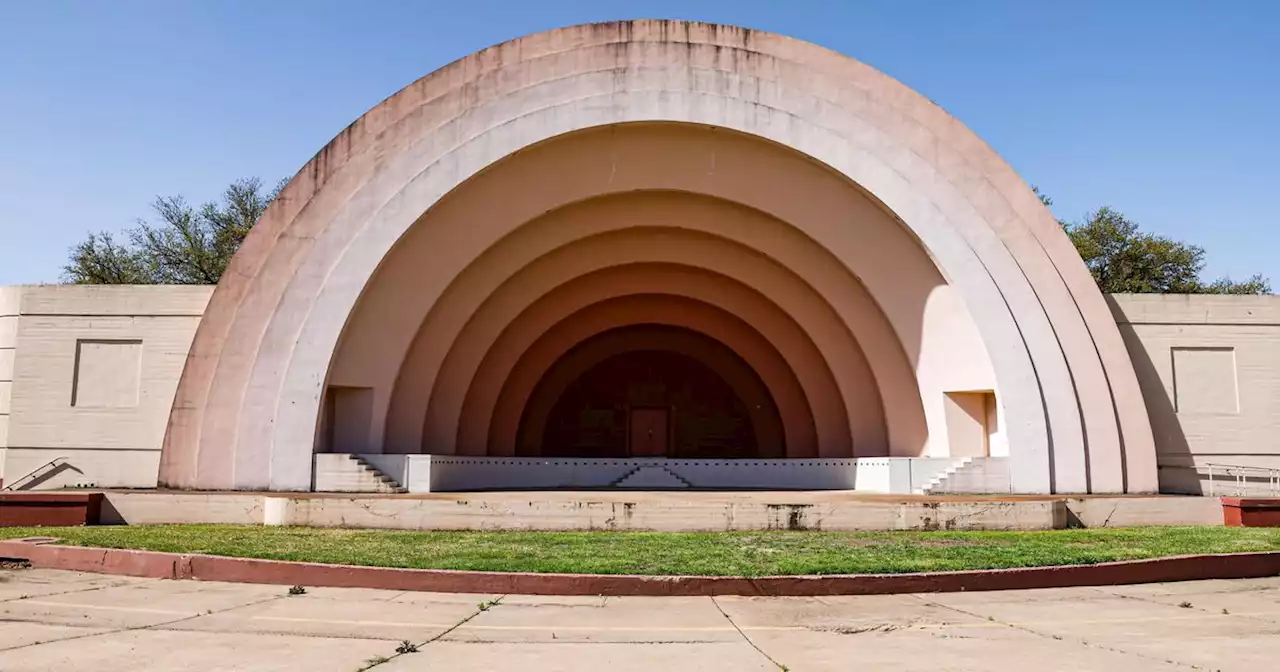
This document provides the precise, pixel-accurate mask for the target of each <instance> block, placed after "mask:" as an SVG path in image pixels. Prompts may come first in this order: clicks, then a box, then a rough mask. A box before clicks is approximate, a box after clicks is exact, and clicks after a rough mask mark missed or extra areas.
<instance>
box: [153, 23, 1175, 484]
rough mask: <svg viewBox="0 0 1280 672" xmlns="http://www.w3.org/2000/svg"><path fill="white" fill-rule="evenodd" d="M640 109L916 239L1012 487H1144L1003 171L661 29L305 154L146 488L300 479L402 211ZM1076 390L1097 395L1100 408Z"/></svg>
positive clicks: (249, 248)
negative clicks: (783, 162) (971, 358)
mask: <svg viewBox="0 0 1280 672" xmlns="http://www.w3.org/2000/svg"><path fill="white" fill-rule="evenodd" d="M654 120H664V121H679V122H689V123H697V124H707V125H714V126H719V127H723V128H729V129H734V130H738V131H742V132H745V133H749V134H753V135H756V136H759V137H762V138H767V139H769V140H772V141H775V142H777V143H780V144H782V145H785V146H787V147H790V148H792V149H794V150H795V151H797V152H799V153H802V154H806V155H808V156H810V157H813V158H814V159H817V160H818V161H821V162H823V163H824V164H825V165H827V166H829V167H830V168H832V169H833V170H835V171H837V172H838V173H840V174H841V175H843V176H844V177H845V178H847V179H848V180H850V181H851V182H852V183H854V184H857V185H859V187H860V188H862V189H863V190H865V191H866V192H868V193H870V194H872V195H873V196H874V198H875V199H876V200H877V201H878V202H879V203H881V204H883V205H884V206H885V207H886V208H887V209H888V210H889V211H891V212H892V213H894V215H895V216H896V217H897V218H898V219H900V220H901V222H902V223H903V224H904V225H905V226H907V227H908V228H909V229H910V230H911V231H912V232H913V233H914V234H915V235H916V236H917V237H918V238H919V240H920V241H921V242H922V244H923V245H924V246H925V247H926V248H927V249H928V251H929V253H930V255H931V256H932V258H933V259H934V260H935V261H936V262H937V263H938V266H939V268H940V269H941V271H942V273H943V275H944V276H945V277H946V278H947V280H948V281H949V282H950V284H951V285H953V286H954V287H955V288H956V289H957V290H958V291H959V292H960V294H961V295H962V296H963V297H964V300H965V303H966V305H967V306H968V309H969V310H970V311H971V312H972V313H973V315H974V318H975V321H976V323H977V327H978V329H979V330H980V331H981V334H982V339H983V341H984V343H985V344H986V346H987V349H988V351H989V353H990V355H991V359H992V366H993V369H994V372H995V375H996V378H997V379H998V382H999V387H1000V391H1001V397H1002V402H1003V404H1004V406H1005V409H1004V410H1005V416H1006V417H1007V418H1008V419H1009V421H1010V422H1009V426H1008V432H1009V440H1010V445H1011V446H1013V447H1014V451H1013V453H1012V455H1011V460H1012V464H1013V474H1012V475H1013V480H1014V486H1015V488H1016V489H1018V490H1021V491H1048V490H1050V489H1057V490H1059V491H1079V490H1083V489H1085V488H1087V487H1089V485H1090V478H1091V477H1092V480H1093V484H1094V489H1095V490H1100V489H1109V488H1111V487H1112V485H1113V484H1114V483H1115V482H1116V481H1117V480H1121V475H1118V474H1116V473H1115V472H1116V471H1117V470H1115V469H1111V470H1110V471H1104V470H1106V469H1108V468H1110V467H1113V466H1114V465H1119V464H1123V465H1124V466H1125V473H1124V474H1123V478H1124V479H1127V480H1123V481H1122V483H1121V486H1120V487H1122V488H1127V489H1128V490H1130V491H1150V490H1153V489H1154V488H1155V470H1154V446H1153V443H1152V441H1151V436H1150V426H1149V423H1148V422H1147V418H1146V414H1145V409H1144V408H1143V407H1142V401H1141V397H1140V392H1139V391H1138V388H1137V382H1136V377H1135V376H1134V373H1133V371H1132V364H1131V363H1130V362H1129V360H1128V355H1127V353H1126V352H1125V351H1124V349H1123V344H1122V343H1121V341H1120V338H1119V334H1118V331H1117V330H1116V327H1115V325H1114V323H1113V322H1112V321H1111V318H1110V315H1109V313H1108V312H1107V310H1106V307H1105V305H1104V304H1103V301H1102V297H1101V295H1100V294H1099V293H1098V292H1097V290H1096V288H1095V287H1093V286H1092V285H1091V284H1090V282H1089V279H1088V275H1087V273H1086V272H1085V269H1084V268H1083V265H1082V264H1080V262H1079V260H1078V258H1076V257H1075V256H1074V254H1069V244H1067V243H1066V241H1065V238H1064V237H1063V235H1062V233H1061V231H1057V230H1056V226H1055V225H1054V224H1053V221H1052V218H1051V216H1049V215H1048V213H1047V212H1046V211H1045V210H1044V209H1043V208H1042V207H1037V206H1034V205H1033V204H1032V203H1031V201H1030V200H1029V199H1031V198H1034V197H1033V196H1032V195H1031V194H1030V192H1029V190H1028V189H1027V188H1026V186H1025V184H1022V183H1021V181H1020V180H1018V178H1017V177H1016V175H1014V174H1013V173H1012V170H1011V169H1009V167H1008V166H1007V165H1006V164H1004V163H1003V162H1002V161H1000V160H999V159H998V157H996V156H995V155H994V153H993V152H991V151H990V149H989V148H987V147H986V146H985V145H983V144H982V143H981V142H980V141H979V140H977V138H976V137H974V136H973V135H972V134H971V133H969V132H968V131H967V130H966V129H964V128H963V127H961V126H960V125H959V124H958V123H957V122H955V120H954V119H952V118H951V117H949V116H948V115H946V114H945V113H944V112H942V111H941V110H940V109H938V108H937V107H936V106H933V105H932V104H930V103H929V102H928V101H926V100H925V99H923V98H922V97H920V96H918V95H917V94H914V93H913V92H911V91H910V90H908V89H906V88H905V87H902V86H901V85H899V84H897V83H896V82H893V81H891V80H889V79H888V78H886V77H884V76H883V75H880V74H879V73H877V72H875V71H874V70H871V69H870V68H867V67H866V66H864V65H862V64H859V63H857V62H856V61H853V60H851V59H847V58H844V57H841V56H839V55H837V54H833V53H831V52H828V51H825V50H822V49H820V48H817V47H814V46H812V45H807V44H803V43H799V42H796V41H793V40H788V39H786V38H781V37H778V36H774V35H769V34H766V33H759V32H755V31H743V30H740V29H728V28H724V27H719V26H710V25H706V24H695V23H684V22H661V21H657V22H622V23H616V24H607V25H598V26H584V27H576V28H570V29H564V30H560V31H551V32H548V33H542V34H538V35H534V36H530V37H528V38H522V39H520V40H516V41H513V42H510V43H507V44H504V45H500V46H498V47H495V48H493V49H490V50H486V51H484V52H480V53H479V54H477V55H475V56H473V57H471V58H468V59H464V60H463V61H460V62H459V63H456V64H454V65H452V66H449V67H448V68H445V69H443V70H441V71H439V72H437V73H435V74H433V75H431V76H428V77H426V78H424V79H423V80H421V81H420V82H418V83H416V84H414V85H412V86H411V87H409V88H407V89H406V90H405V91H403V92H401V93H400V94H397V95H396V96H394V97H392V98H391V99H389V100H388V101H386V102H385V103H384V104H383V105H381V106H379V107H378V108H376V109H375V110H374V111H372V112H371V113H369V114H368V115H366V116H365V117H363V118H362V119H361V121H360V122H358V123H357V124H354V125H353V126H352V127H351V128H350V129H348V131H346V132H344V133H343V135H341V136H340V137H339V138H338V139H336V140H335V141H334V142H333V143H331V144H330V146H329V147H327V148H326V149H325V150H324V151H323V152H321V154H320V155H318V156H317V157H316V159H314V160H313V161H312V163H310V164H309V165H308V167H307V168H305V169H304V170H303V172H302V173H300V174H299V176H298V178H296V179H295V180H294V181H293V182H292V183H291V184H290V185H289V186H288V187H287V188H286V189H285V192H284V193H283V194H282V198H281V199H280V200H279V201H278V202H277V203H276V204H275V205H274V206H273V207H272V209H271V210H270V211H269V212H268V213H267V216H266V217H264V219H263V221H262V222H261V223H260V224H259V225H258V227H256V228H255V231H254V233H253V234H252V235H251V236H250V239H249V240H248V241H246V245H245V247H244V248H243V249H242V251H241V254H239V255H238V256H237V259H236V260H235V261H234V262H233V264H232V268H231V269H230V270H229V272H228V273H227V276H226V277H225V278H224V282H223V283H222V286H220V288H219V290H218V291H217V292H216V293H215V296H214V298H213V300H212V301H211V304H210V308H209V311H208V312H207V313H206V318H205V320H204V321H203V323H202V326H201V328H200V330H199V332H198V334H197V337H196V342H195V344H194V346H193V349H192V354H191V357H190V361H189V362H188V366H187V368H186V371H185V372H184V377H183V380H182V382H181V383H180V385H179V392H178V395H177V396H176V398H175V407H174V412H173V414H172V417H171V424H170V430H169V432H168V435H167V437H166V451H165V456H164V458H163V460H162V474H161V480H162V482H164V483H166V484H169V485H176V486H186V487H196V486H198V487H267V486H270V487H276V488H282V489H303V488H305V487H307V483H308V482H309V477H310V449H311V445H312V443H313V441H314V435H315V427H316V419H317V417H318V412H319V404H320V397H321V394H322V392H323V388H324V384H325V380H326V378H327V373H328V366H329V363H330V362H331V361H332V359H333V354H334V352H335V350H336V347H337V344H338V341H339V339H340V338H341V336H342V332H343V329H344V326H345V325H346V324H347V319H348V316H350V315H351V313H352V309H353V308H354V306H355V305H356V303H357V300H358V299H359V297H360V296H361V293H362V291H363V289H364V288H365V286H366V284H367V282H368V280H369V279H370V278H371V277H372V276H373V275H374V272H375V270H376V269H377V267H378V264H379V263H380V262H381V260H382V259H383V258H384V257H385V256H386V254H387V252H388V250H390V249H391V247H392V245H393V244H394V243H395V242H396V241H397V240H398V239H399V238H400V237H401V236H402V235H403V233H404V232H405V231H406V230H408V229H409V228H410V227H411V226H412V224H413V223H414V222H415V221H416V220H417V219H418V217H419V216H420V215H421V213H423V212H426V211H428V210H430V209H431V207H432V206H433V205H434V204H435V203H436V202H437V201H439V200H440V198H441V197H442V196H443V195H444V194H446V193H448V192H449V191H451V190H452V189H453V188H454V187H456V186H457V185H458V184H460V183H462V182H464V181H465V180H466V179H468V178H469V177H471V176H472V175H475V174H477V173H478V172H479V171H481V170H482V169H483V168H485V167H487V166H489V165H491V164H493V163H494V162H495V161H498V160H499V159H501V158H502V157H504V156H508V155H511V154H512V153H514V152H516V151H518V150H521V149H523V148H525V147H529V146H531V145H534V144H536V143H538V142H541V141H543V140H546V139H548V138H552V137H555V136H558V135H561V134H564V133H566V132H570V131H575V130H580V129H583V128H588V127H593V126H601V125H607V124H615V123H621V122H629V121H654ZM375 167H376V169H375ZM477 228H478V229H480V230H479V231H476V233H477V235H476V236H475V240H474V241H473V243H469V244H473V245H474V247H475V249H472V250H471V251H470V252H468V251H467V249H466V248H465V247H464V248H460V249H459V250H457V251H458V252H459V262H458V263H461V264H463V267H465V263H467V262H466V261H465V260H466V259H470V258H473V257H474V256H475V255H476V254H478V253H479V252H480V251H481V250H483V249H484V248H485V247H487V246H488V245H490V244H492V241H493V240H495V238H494V237H492V236H491V235H489V234H487V233H485V232H484V231H483V226H479V227H477ZM441 261H442V264H441V266H442V267H443V268H441V270H440V273H441V277H440V279H439V281H438V282H439V283H440V284H439V285H438V286H435V285H432V286H428V287H425V288H423V289H422V291H423V292H425V293H427V294H429V295H438V293H439V292H440V291H443V287H444V286H447V283H448V282H449V278H451V277H453V276H455V275H456V274H457V273H458V272H459V271H460V269H459V267H457V266H454V265H452V264H453V260H452V259H442V260H441ZM1049 269H1052V272H1050V271H1049ZM1096 399H1106V400H1110V399H1114V400H1115V401H1114V402H1113V403H1112V404H1111V406H1110V407H1108V408H1100V406H1101V404H1098V403H1097V402H1096V401H1095V400H1096ZM1117 409H1120V410H1121V411H1122V412H1120V413H1119V414H1117ZM1082 416H1083V417H1082ZM1116 427H1118V428H1119V429H1118V430H1117V429H1115V428H1116ZM1086 434H1087V438H1088V450H1089V460H1088V462H1087V463H1086V460H1085V449H1086V443H1085V437H1086ZM1121 439H1122V440H1123V441H1121ZM1121 451H1123V453H1122V454H1121ZM1095 452H1096V453H1097V455H1095ZM1051 464H1052V465H1053V466H1054V467H1055V468H1056V470H1055V471H1053V473H1052V474H1051V468H1050V465H1051ZM1094 465H1097V468H1096V469H1093V471H1094V472H1096V473H1091V470H1090V467H1093V466H1094Z"/></svg>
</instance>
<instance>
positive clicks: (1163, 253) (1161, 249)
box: [1033, 187, 1271, 294]
mask: <svg viewBox="0 0 1280 672" xmlns="http://www.w3.org/2000/svg"><path fill="white" fill-rule="evenodd" d="M1033 189H1034V190H1035V192H1036V195H1038V196H1039V197H1040V200H1041V201H1042V202H1043V203H1044V204H1045V205H1046V206H1050V205H1053V199H1051V198H1049V197H1048V196H1046V195H1045V194H1044V193H1042V192H1041V191H1040V190H1039V189H1038V188H1034V187H1033ZM1061 224H1062V228H1063V230H1064V231H1066V233H1067V237H1068V238H1070V239H1071V242H1072V243H1073V244H1074V245H1075V247H1076V251H1077V252H1079V253H1080V257H1081V258H1082V259H1084V264H1085V266H1087V267H1088V268H1089V273H1090V274H1092V275H1093V279H1094V281H1095V282H1097V283H1098V287H1099V288H1100V289H1102V291H1103V292H1106V293H1108V294H1119V293H1135V294H1270V293H1271V284H1270V282H1268V281H1267V279H1266V278H1264V277H1262V276H1261V275H1254V276H1252V277H1250V278H1248V279H1246V280H1243V281H1235V280H1232V279H1231V278H1227V277H1223V278H1218V279H1217V280H1213V281H1211V282H1205V281H1204V280H1202V279H1201V277H1200V274H1201V272H1202V271H1203V270H1204V266H1205V250H1204V248H1203V247H1200V246H1199V245H1191V244H1189V243H1184V242H1182V241H1178V240H1174V239H1172V238H1167V237H1165V236H1158V235H1155V234H1152V233H1146V232H1144V231H1142V230H1141V229H1140V228H1139V227H1138V224H1137V222H1134V221H1133V220H1131V219H1129V218H1127V217H1125V216H1124V215H1123V214H1121V213H1120V212H1118V211H1116V210H1114V209H1112V208H1110V207H1106V206H1104V207H1101V208H1098V209H1097V210H1094V211H1093V212H1091V213H1089V214H1088V215H1086V216H1085V218H1084V219H1083V220H1081V221H1079V222H1066V221H1062V222H1061Z"/></svg>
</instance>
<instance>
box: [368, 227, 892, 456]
mask: <svg viewBox="0 0 1280 672" xmlns="http://www.w3.org/2000/svg"><path fill="white" fill-rule="evenodd" d="M604 246H605V243H604V242H601V243H600V248H603V247H604ZM615 249H616V248H615ZM689 256H690V257H692V256H694V255H692V254H690V255H689ZM575 258H576V259H579V260H580V261H578V263H579V264H584V265H582V266H580V267H578V268H573V267H568V268H563V269H562V270H563V273H564V274H563V275H561V276H543V277H545V278H546V279H547V280H558V281H559V282H556V284H554V285H552V286H551V287H549V288H547V289H546V290H543V289H542V288H539V291H536V292H531V294H533V300H532V302H531V303H528V304H525V303H524V302H523V301H520V302H514V303H515V305H516V306H519V310H518V312H517V313H516V314H514V315H505V314H504V315H502V316H501V317H499V318H498V319H495V320H493V321H492V322H489V321H488V320H484V321H482V322H476V323H474V324H476V325H477V327H480V326H483V329H476V330H475V332H474V333H471V332H468V333H464V335H463V336H462V337H460V338H459V341H458V342H459V343H461V344H466V346H467V350H466V351H461V350H458V351H455V352H451V353H450V354H451V356H450V362H448V363H446V366H445V367H444V368H445V371H444V372H442V375H441V378H440V380H438V381H437V385H436V387H435V389H434V390H431V391H430V392H431V394H432V395H433V396H434V394H435V390H448V389H451V388H453V387H454V386H459V385H460V387H461V389H462V390H463V392H461V393H454V394H447V395H446V394H445V393H442V394H441V396H442V397H444V398H449V399H456V400H457V402H456V403H454V404H450V405H449V406H448V407H446V406H445V405H443V404H436V405H433V404H432V403H427V400H425V399H423V398H422V397H421V396H420V392H419V391H417V390H414V389H412V388H410V387H408V386H404V387H398V388H397V394H396V397H395V398H394V400H393V417H394V414H396V413H405V414H407V415H408V417H410V418H418V419H419V422H421V423H422V425H421V426H422V434H421V435H420V436H421V439H420V441H421V445H422V446H423V449H424V450H427V451H429V452H442V453H450V452H453V450H454V449H455V446H456V444H455V443H454V439H455V437H458V436H459V435H460V432H463V431H465V435H464V438H465V439H466V440H467V441H468V443H469V444H475V443H476V442H477V441H481V440H483V437H484V433H485V432H487V431H488V428H489V427H490V426H491V425H492V424H493V423H494V422H495V418H497V419H499V420H500V419H501V417H505V418H508V419H509V418H511V415H509V414H508V412H505V411H504V413H503V416H501V417H499V416H497V414H496V413H495V408H497V406H498V400H499V396H500V395H501V393H502V391H503V387H504V385H505V384H506V383H508V382H514V381H512V379H513V377H514V376H515V375H516V374H515V373H514V372H515V370H516V367H517V365H518V364H519V363H520V362H521V360H522V359H524V360H525V361H536V359H534V358H533V357H526V354H527V353H530V352H531V351H532V349H533V346H534V343H535V341H537V340H539V339H540V338H542V337H543V336H544V335H547V334H549V333H554V332H553V329H554V328H555V327H556V325H560V324H562V323H565V324H570V325H573V328H574V329H584V330H588V332H589V333H590V331H591V330H594V331H596V332H598V331H601V330H604V329H607V328H611V327H616V326H625V325H627V324H632V323H635V322H636V321H641V320H643V321H647V322H657V323H663V324H671V325H674V326H688V327H694V326H695V325H696V326H697V327H698V328H700V329H702V330H704V331H705V332H706V333H708V334H709V335H714V336H715V337H716V338H718V339H720V340H722V342H726V343H733V345H734V346H737V347H740V348H742V349H741V350H740V351H739V352H741V353H742V354H744V355H745V354H748V353H750V352H752V351H753V350H751V349H749V347H750V341H749V340H748V339H749V334H738V333H734V332H735V331H740V327H734V326H733V325H724V326H728V327H730V328H731V329H733V330H732V331H731V330H730V329H725V328H723V327H722V326H721V325H719V324H716V323H715V322H713V313H710V311H702V312H701V313H696V314H689V313H683V314H674V313H673V309H681V308H688V309H692V308H700V307H702V306H711V307H713V308H714V309H715V310H718V311H722V312H725V313H728V314H730V315H733V316H736V317H737V318H738V320H739V322H740V323H741V324H744V325H745V326H747V327H748V328H749V330H751V331H754V332H756V333H758V334H760V335H761V336H762V337H763V338H764V339H765V341H766V342H767V343H768V344H769V345H770V346H771V347H772V349H774V350H776V351H777V352H778V353H779V354H780V355H781V356H782V358H783V360H784V361H785V364H786V367H787V368H788V369H789V370H790V371H792V372H793V373H794V375H795V377H796V379H797V380H798V381H799V383H800V386H801V388H802V390H803V392H804V397H805V399H806V400H807V403H808V405H809V410H810V413H811V415H812V417H813V420H814V422H815V424H816V432H817V447H816V452H815V455H819V456H827V455H831V456H848V455H851V454H853V452H854V450H855V444H861V445H864V446H866V447H867V449H868V451H869V452H872V454H883V450H884V444H885V433H886V429H885V421H884V414H883V412H882V410H881V408H882V406H881V404H880V401H879V399H878V391H877V388H876V384H875V381H874V379H873V378H872V376H871V375H870V372H869V371H868V369H867V368H866V367H865V365H863V366H862V367H858V366H857V365H856V362H857V361H858V353H857V352H856V351H848V350H847V351H846V356H847V357H848V358H849V359H851V360H852V362H851V366H850V367H849V368H848V369H847V370H846V371H843V372H836V371H835V370H834V367H832V366H831V364H830V362H831V361H832V359H833V358H831V357H828V356H827V354H826V353H824V352H823V350H822V348H821V347H819V346H818V344H817V343H816V342H815V341H814V336H813V331H812V329H814V328H815V327H816V328H817V329H819V330H824V331H827V332H828V333H830V332H832V331H834V330H836V329H839V325H838V324H835V323H832V322H831V321H830V315H829V314H824V313H823V312H822V311H818V310H815V311H813V312H807V311H806V312H798V313H793V312H788V311H787V310H784V309H783V308H781V307H780V306H779V304H778V303H777V302H776V301H773V300H770V297H769V296H768V295H766V294H764V293H762V292H761V291H760V290H759V289H758V288H756V287H753V286H751V285H748V284H745V283H743V282H741V281H740V280H738V279H735V278H734V277H731V276H729V275H724V274H722V273H719V272H717V271H716V270H715V269H707V268H703V267H700V266H698V265H689V264H680V263H676V262H673V261H670V260H668V261H636V262H632V263H626V264H619V263H608V262H606V263H604V264H602V265H601V266H600V267H599V268H594V269H593V268H591V267H590V266H586V265H585V262H589V261H590V259H589V258H588V257H575ZM639 258H640V259H641V260H643V259H644V258H645V257H644V256H641V257H639ZM546 261H547V266H548V267H551V268H555V266H554V264H555V260H554V259H548V260H546ZM609 261H613V260H609ZM739 272H741V271H739ZM540 275H541V273H540ZM508 286H510V287H513V288H517V287H521V286H522V283H521V282H519V281H516V282H512V283H509V285H508ZM639 295H648V296H661V297H663V299H662V300H661V301H655V300H653V299H650V300H647V301H646V300H642V299H641V298H640V296H639ZM632 296H635V297H636V299H635V300H634V301H628V302H617V303H607V302H608V301H609V300H610V299H618V298H625V297H632ZM672 297H680V298H682V299H684V302H680V301H673V300H672ZM690 301H692V302H690ZM602 302H606V303H602ZM506 303H507V302H505V301H502V302H495V303H494V304H492V305H495V306H498V307H501V306H502V305H503V304H506ZM596 304H601V306H602V307H603V310H601V311H599V312H596V313H594V314H584V315H582V316H581V317H582V318H584V319H582V320H581V321H579V320H569V321H568V322H566V320H568V319H569V318H570V317H571V316H573V315H574V314H575V313H579V311H582V310H583V309H586V308H588V307H590V306H593V305H596ZM792 310H795V308H792ZM800 320H804V321H803V322H802V321H800ZM485 323H488V324H485ZM716 328H720V329H721V330H720V331H714V329H716ZM589 333H588V335H589ZM574 335H575V334H574V332H573V331H568V334H567V335H566V336H565V339H564V340H563V341H561V340H559V339H558V338H555V336H554V335H553V336H552V337H549V338H548V339H547V340H546V341H544V342H545V343H550V344H553V345H554V344H560V345H572V343H569V342H568V341H569V340H570V339H571V338H572V337H573V336H574ZM835 347H838V348H842V349H852V348H856V347H857V345H856V343H854V342H852V341H851V340H848V341H843V342H839V343H838V344H837V345H836V346H835ZM755 352H760V350H759V349H758V348H756V349H755ZM455 355H462V356H455ZM415 359H416V358H415V357H414V356H413V353H411V355H410V358H409V359H408V360H407V362H406V366H405V370H404V374H403V376H402V380H403V381H414V380H416V379H417V378H418V376H416V375H415V371H416V369H415V367H414V362H415ZM544 361H545V360H544ZM750 361H751V363H752V364H753V366H755V367H756V369H757V371H760V372H762V373H763V372H767V371H769V370H770V369H771V367H770V366H769V365H768V364H767V360H764V359H763V358H762V357H753V358H752V359H751V360H750ZM451 378H456V380H450V379H451ZM459 381H460V382H459ZM534 382H536V380H535V381H534ZM842 382H843V384H844V386H845V389H846V390H848V392H847V397H848V398H852V399H858V400H859V401H860V402H861V403H856V404H848V403H846V393H845V392H844V390H842V388H841V383H842ZM455 389H456V388H455ZM506 410H507V411H509V410H510V407H508V408H507V409H506ZM850 412H853V413H854V414H855V415H854V417H852V418H851V417H850V416H849V413H850ZM424 417H425V422H424V421H422V418H424ZM788 417H789V418H790V417H804V416H796V415H791V414H789V416H788ZM797 445H802V444H797Z"/></svg>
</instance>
